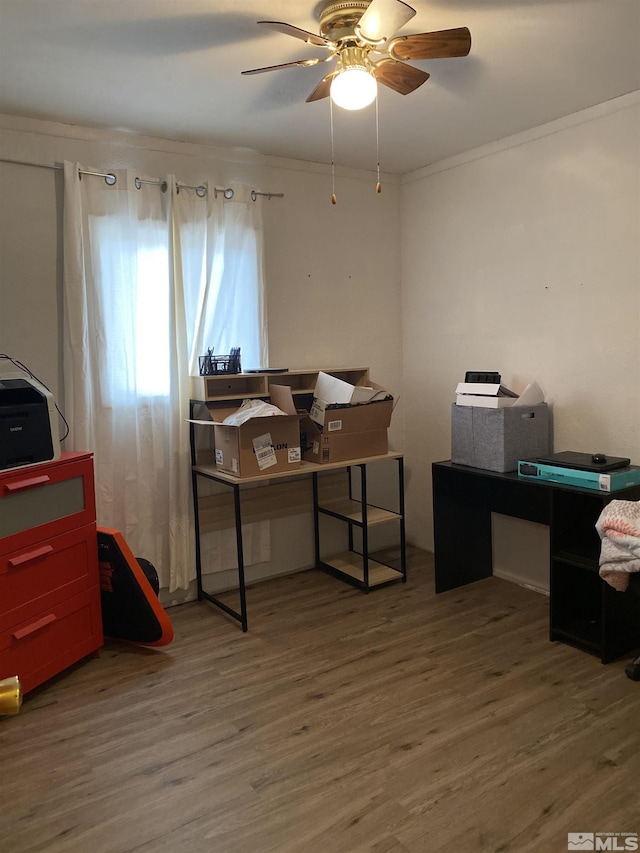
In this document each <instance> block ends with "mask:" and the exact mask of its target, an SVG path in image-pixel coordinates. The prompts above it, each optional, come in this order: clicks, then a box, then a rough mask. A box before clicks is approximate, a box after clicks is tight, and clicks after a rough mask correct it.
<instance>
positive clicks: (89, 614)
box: [0, 586, 102, 693]
mask: <svg viewBox="0 0 640 853" xmlns="http://www.w3.org/2000/svg"><path fill="white" fill-rule="evenodd" d="M101 646H102V617H101V612H100V589H99V587H98V586H95V587H94V588H93V589H90V590H87V591H85V592H83V593H82V594H81V595H76V596H74V597H73V598H70V599H68V600H67V601H63V602H61V603H59V604H57V605H55V606H54V607H51V608H47V609H46V610H43V611H41V612H40V613H39V614H38V615H37V616H36V617H34V618H31V619H27V620H25V621H23V622H20V623H18V624H17V625H14V626H13V627H12V628H9V629H7V630H4V631H0V678H8V677H9V676H11V675H17V676H18V678H19V679H20V683H21V685H22V689H23V691H24V692H25V693H26V692H27V691H29V690H33V688H34V687H37V685H38V684H42V682H43V681H46V680H47V679H48V678H51V677H52V676H54V675H56V674H57V673H58V672H60V671H61V670H62V669H65V668H66V667H68V666H71V664H73V663H76V661H79V660H80V659H81V658H83V657H85V656H86V655H90V654H92V653H93V652H96V651H97V650H98V649H99V648H100V647H101Z"/></svg>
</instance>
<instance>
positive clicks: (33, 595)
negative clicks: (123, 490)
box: [0, 524, 99, 631]
mask: <svg viewBox="0 0 640 853" xmlns="http://www.w3.org/2000/svg"><path fill="white" fill-rule="evenodd" d="M98 582H99V577H98V541H97V535H96V527H95V524H86V525H85V526H84V527H80V528H78V529H77V530H72V531H70V532H69V533H63V534H61V535H60V536H54V537H52V538H51V539H47V540H44V541H41V542H37V543H35V544H31V545H28V546H25V547H24V548H21V549H19V550H17V551H12V553H11V554H7V555H3V556H0V631H3V630H5V629H7V628H10V627H11V626H12V625H15V624H17V623H18V622H22V621H23V620H25V619H29V618H31V617H32V616H35V615H36V614H37V613H40V611H41V610H44V609H45V608H47V607H52V606H53V605H54V604H57V603H58V602H59V601H63V600H64V599H65V598H72V597H73V596H75V595H78V594H80V593H81V592H84V591H85V590H87V589H90V588H92V587H94V586H95V585H96V584H97V583H98Z"/></svg>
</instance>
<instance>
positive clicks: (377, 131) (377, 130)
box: [376, 95, 382, 193]
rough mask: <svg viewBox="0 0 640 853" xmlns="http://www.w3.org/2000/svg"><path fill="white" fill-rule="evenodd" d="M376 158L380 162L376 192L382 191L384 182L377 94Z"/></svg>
mask: <svg viewBox="0 0 640 853" xmlns="http://www.w3.org/2000/svg"><path fill="white" fill-rule="evenodd" d="M376 160H377V163H378V182H377V183H376V192H377V193H381V192H382V184H381V183H380V122H379V121H378V96H377V95H376Z"/></svg>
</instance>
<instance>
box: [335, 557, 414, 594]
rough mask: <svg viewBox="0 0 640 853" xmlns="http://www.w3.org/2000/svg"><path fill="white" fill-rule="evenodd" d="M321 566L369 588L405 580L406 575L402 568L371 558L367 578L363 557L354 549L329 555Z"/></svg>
mask: <svg viewBox="0 0 640 853" xmlns="http://www.w3.org/2000/svg"><path fill="white" fill-rule="evenodd" d="M321 568H322V569H324V571H326V572H327V573H328V574H332V575H334V576H335V577H338V578H340V579H341V580H346V579H347V578H350V579H351V580H352V581H354V582H355V583H354V585H355V586H358V587H361V588H369V589H371V588H372V587H377V586H385V585H386V584H389V583H395V582H396V581H401V580H404V579H405V577H406V573H405V574H404V575H403V573H402V571H401V570H399V569H394V568H393V567H392V566H388V565H386V564H385V563H379V562H377V560H372V559H371V558H369V559H368V564H367V571H368V577H367V578H365V571H364V560H363V557H362V555H361V554H357V553H355V552H354V551H345V552H344V553H342V554H336V556H335V557H328V558H327V559H325V560H323V561H322V562H321Z"/></svg>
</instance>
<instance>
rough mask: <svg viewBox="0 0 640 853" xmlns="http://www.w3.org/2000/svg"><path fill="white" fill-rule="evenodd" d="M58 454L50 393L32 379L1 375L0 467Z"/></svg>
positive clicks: (18, 465)
mask: <svg viewBox="0 0 640 853" xmlns="http://www.w3.org/2000/svg"><path fill="white" fill-rule="evenodd" d="M59 456H60V445H59V443H58V430H57V419H56V410H55V403H54V401H53V396H52V395H51V394H50V393H49V392H48V391H47V390H46V389H45V388H44V386H42V385H40V383H39V382H36V381H35V380H33V379H27V378H24V379H23V378H6V379H2V378H0V470H1V469H4V468H17V467H20V466H22V465H33V464H34V463H36V462H48V461H50V460H52V459H57V458H58V457H59Z"/></svg>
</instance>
